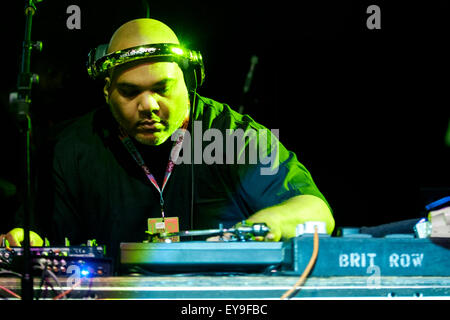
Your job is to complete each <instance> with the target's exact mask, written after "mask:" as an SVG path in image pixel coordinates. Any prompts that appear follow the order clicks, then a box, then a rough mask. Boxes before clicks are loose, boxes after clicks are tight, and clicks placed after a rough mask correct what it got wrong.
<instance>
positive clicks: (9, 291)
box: [0, 286, 22, 299]
mask: <svg viewBox="0 0 450 320" xmlns="http://www.w3.org/2000/svg"><path fill="white" fill-rule="evenodd" d="M0 289H2V290H4V291H6V292H8V293H9V294H10V295H12V296H14V297H15V298H17V299H22V297H21V296H19V295H18V294H17V293H15V292H13V291H11V290H9V289H8V288H5V287H4V286H0Z"/></svg>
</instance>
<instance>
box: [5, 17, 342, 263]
mask: <svg viewBox="0 0 450 320" xmlns="http://www.w3.org/2000/svg"><path fill="white" fill-rule="evenodd" d="M158 43H173V44H179V41H178V38H177V37H176V35H175V33H174V32H173V31H172V30H171V29H170V28H169V27H168V26H166V25H165V24H163V23H162V22H160V21H157V20H153V19H137V20H133V21H130V22H128V23H125V24H124V25H122V26H121V27H120V28H119V29H118V30H117V31H116V32H115V33H114V35H113V36H112V38H111V41H110V43H109V47H108V53H113V52H116V51H119V50H124V49H128V48H131V47H135V46H139V45H146V44H158ZM185 76H186V75H185V74H184V73H183V70H182V69H181V68H180V66H179V65H178V64H177V63H176V62H172V61H158V62H155V61H150V60H138V61H133V62H128V63H124V64H123V65H119V66H117V67H115V68H113V69H110V70H108V75H107V77H106V79H105V86H104V89H103V94H104V96H105V100H106V106H105V107H101V108H98V109H95V110H94V111H92V112H90V113H89V114H87V115H86V116H84V117H82V118H81V119H79V120H77V121H76V122H75V123H74V124H72V125H70V126H68V127H67V128H66V129H65V130H64V131H63V133H62V134H61V135H60V137H59V140H58V142H57V144H56V146H55V149H54V158H53V169H52V175H51V176H52V178H51V179H49V181H50V183H49V184H48V185H45V190H50V192H49V196H48V197H47V198H46V197H43V198H45V199H47V200H46V201H41V202H42V203H44V204H45V205H38V219H37V220H40V221H44V222H43V223H42V222H41V224H40V226H39V224H36V226H35V227H33V233H32V236H31V241H32V245H40V244H42V239H41V238H42V237H40V236H39V234H45V235H48V236H49V239H50V240H51V241H50V242H51V243H52V245H58V244H61V243H62V242H63V239H64V238H65V237H67V238H69V239H70V240H71V243H72V244H79V243H83V242H85V241H86V240H87V239H96V240H97V242H98V243H101V244H104V245H106V246H107V247H108V246H109V247H110V248H112V249H111V250H110V251H109V252H110V253H111V254H112V255H116V254H117V253H118V247H119V243H120V242H141V241H143V240H145V239H146V234H145V231H147V228H148V225H147V222H148V219H149V218H161V217H162V214H164V217H165V218H168V217H172V218H177V219H178V222H179V229H180V230H189V229H208V228H217V227H218V224H219V223H223V225H224V227H231V226H233V225H235V224H236V223H238V222H240V221H242V220H244V219H245V220H246V221H247V222H249V223H255V222H264V223H266V224H267V225H268V226H269V228H270V230H271V231H270V233H269V234H268V235H267V236H266V237H265V240H266V241H279V240H285V239H288V238H291V237H293V236H295V229H296V226H297V225H298V224H301V223H304V222H305V221H311V220H312V221H323V222H325V223H326V230H327V232H328V233H330V234H331V233H332V231H333V228H334V220H333V216H332V213H331V210H330V208H329V205H328V204H327V202H326V200H325V198H324V197H323V195H322V194H321V193H320V191H319V190H318V188H317V186H316V185H315V183H314V182H313V179H312V178H311V175H310V174H309V172H308V171H307V170H306V168H305V167H304V166H303V165H302V164H301V163H299V162H298V160H297V158H296V156H295V154H294V153H292V152H289V151H287V150H286V149H285V148H284V147H283V145H282V144H281V143H278V144H277V145H276V148H277V150H276V152H277V154H278V157H277V163H276V164H272V165H273V166H272V167H276V174H261V170H260V169H261V167H262V166H263V164H261V163H257V164H251V163H244V164H239V163H238V164H236V163H235V164H218V163H212V164H206V163H204V162H202V163H200V164H195V165H194V169H195V170H194V177H192V176H191V172H192V171H191V169H192V168H191V164H189V163H180V164H176V165H175V166H174V167H173V169H172V170H171V171H170V172H169V171H168V170H166V168H167V167H168V166H167V163H168V159H169V156H170V155H171V154H172V153H173V152H172V151H173V147H174V140H175V139H173V138H172V136H173V134H174V133H175V132H177V131H178V129H180V128H188V130H192V128H193V122H194V121H195V122H196V123H198V124H200V125H201V126H202V130H203V132H201V133H202V134H203V133H204V132H205V131H206V130H209V129H214V130H216V131H215V132H221V133H223V134H226V132H227V130H229V129H233V130H237V129H242V130H243V131H244V132H248V131H250V130H258V131H261V130H266V131H268V129H267V128H265V127H263V126H262V125H260V124H258V123H256V122H255V121H254V120H253V119H251V118H250V117H248V116H246V115H241V114H239V113H237V112H235V111H234V110H233V109H231V108H230V107H229V106H228V105H226V104H222V103H219V102H216V101H214V100H212V99H208V98H205V97H202V96H200V95H198V94H197V93H195V92H189V90H188V86H187V84H186V79H185ZM194 101H195V102H194ZM191 105H192V107H193V108H194V112H193V115H194V118H193V119H190V114H191V112H190V111H191ZM202 136H203V135H202ZM194 140H195V138H194ZM124 141H127V143H124ZM202 142H203V145H202V146H203V148H204V147H205V144H207V142H205V141H202ZM257 143H258V144H262V143H263V142H262V141H261V140H257ZM258 147H259V146H256V148H258ZM130 148H131V149H130ZM249 148H255V146H254V145H253V144H251V143H247V144H245V146H244V149H242V150H235V152H236V155H239V154H241V153H243V152H248V151H251V150H248V149H249ZM259 150H261V149H259ZM262 150H269V152H271V151H273V152H275V150H274V149H273V146H272V145H270V144H269V145H263V148H262ZM136 155H138V156H136ZM236 158H237V157H236ZM236 158H235V159H236ZM139 159H142V161H140V160H139ZM168 173H170V174H169V178H168V179H167V176H168ZM152 177H153V178H154V179H153V180H152V179H151V178H152ZM192 179H193V180H194V188H195V189H194V205H193V207H194V211H193V215H192V212H191V210H190V201H191V192H192V189H191V180H192ZM161 189H163V190H164V191H161ZM49 204H50V206H49ZM34 231H36V232H34ZM7 237H8V239H9V240H10V244H11V245H20V242H21V241H22V240H23V230H22V229H20V228H16V229H14V230H12V231H11V232H9V233H8V235H7ZM52 241H53V242H52Z"/></svg>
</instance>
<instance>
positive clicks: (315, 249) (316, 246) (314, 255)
mask: <svg viewBox="0 0 450 320" xmlns="http://www.w3.org/2000/svg"><path fill="white" fill-rule="evenodd" d="M318 253H319V233H318V231H317V227H314V247H313V253H312V255H311V258H310V259H309V262H308V265H307V266H306V268H305V270H304V271H303V273H302V275H301V276H300V279H298V281H297V282H296V283H295V285H294V286H293V287H292V288H291V289H289V290H288V291H286V292H285V293H284V294H283V295H282V296H281V300H284V299H286V298H288V297H289V296H290V295H291V294H292V293H293V292H294V291H295V290H297V289H298V288H299V287H300V286H301V285H303V283H304V282H305V280H306V277H307V276H308V274H309V273H310V272H311V269H312V267H313V266H314V264H315V263H316V260H317V255H318Z"/></svg>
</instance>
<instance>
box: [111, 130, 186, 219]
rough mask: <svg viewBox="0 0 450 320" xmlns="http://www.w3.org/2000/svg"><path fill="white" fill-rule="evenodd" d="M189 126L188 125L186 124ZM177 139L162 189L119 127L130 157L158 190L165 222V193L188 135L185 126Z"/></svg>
mask: <svg viewBox="0 0 450 320" xmlns="http://www.w3.org/2000/svg"><path fill="white" fill-rule="evenodd" d="M186 124H187V123H186ZM176 133H177V137H176V140H175V142H174V144H173V146H172V149H171V151H170V156H169V162H168V163H167V167H166V172H165V174H164V180H163V184H162V187H161V188H160V187H159V185H158V182H157V181H156V179H155V177H154V176H153V174H152V173H151V172H150V169H149V168H148V167H147V165H146V164H145V162H144V159H143V158H142V155H141V154H140V152H139V151H138V149H137V148H136V146H135V145H134V143H133V141H132V140H131V138H130V137H129V136H128V134H127V133H126V132H125V130H124V129H123V128H122V127H119V139H120V140H121V141H122V143H123V145H124V146H125V148H126V149H127V150H128V152H129V153H130V155H131V156H132V157H133V159H134V161H136V163H137V164H138V165H139V166H140V167H141V168H142V170H144V173H145V175H146V176H147V178H148V180H149V181H150V182H151V183H152V184H153V186H154V187H155V188H156V190H158V192H159V195H160V198H159V203H160V205H161V215H162V218H163V220H164V218H165V217H164V199H163V191H164V188H165V186H166V184H167V181H168V180H169V177H170V175H171V174H172V171H173V167H174V166H175V161H176V160H177V159H178V156H179V154H180V150H181V144H182V142H183V138H184V134H185V133H186V128H185V126H183V127H182V128H181V130H178V131H176Z"/></svg>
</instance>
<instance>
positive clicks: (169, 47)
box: [87, 43, 205, 91]
mask: <svg viewBox="0 0 450 320" xmlns="http://www.w3.org/2000/svg"><path fill="white" fill-rule="evenodd" d="M107 49H108V45H107V44H102V45H99V46H98V47H97V48H95V49H92V50H91V51H90V52H89V55H88V61H87V72H88V74H89V76H90V77H91V78H93V79H101V78H104V77H105V76H106V74H107V71H108V70H109V69H111V68H113V67H116V66H118V65H122V64H124V63H127V62H131V61H136V60H142V59H145V60H148V61H155V62H156V61H171V62H176V63H177V64H178V65H179V66H180V68H181V70H182V71H183V74H184V78H185V81H186V85H187V87H188V90H190V91H191V90H194V91H195V90H196V89H197V88H199V87H200V86H201V85H202V84H203V82H204V81H205V67H204V65H203V58H202V55H201V53H200V52H199V51H193V50H189V49H185V48H183V47H181V46H180V45H178V44H173V43H156V44H147V45H142V46H136V47H132V48H127V49H124V50H119V51H116V52H113V53H110V54H107V53H106V52H107Z"/></svg>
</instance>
